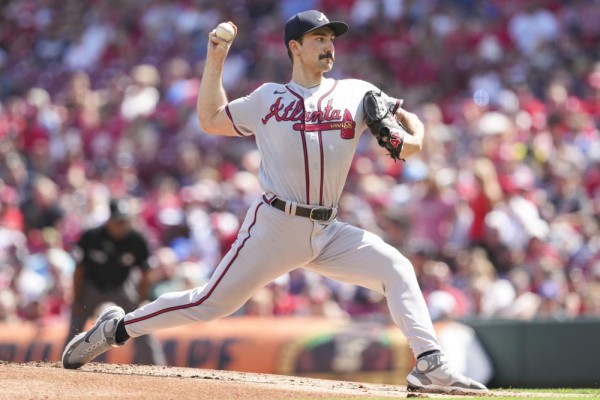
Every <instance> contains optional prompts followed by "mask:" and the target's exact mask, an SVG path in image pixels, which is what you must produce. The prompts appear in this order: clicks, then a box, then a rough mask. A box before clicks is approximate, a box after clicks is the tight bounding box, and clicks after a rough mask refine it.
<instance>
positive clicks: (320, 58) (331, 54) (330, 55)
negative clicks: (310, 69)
mask: <svg viewBox="0 0 600 400" xmlns="http://www.w3.org/2000/svg"><path fill="white" fill-rule="evenodd" d="M324 58H331V59H332V60H334V58H333V53H325V54H319V60H322V59H324Z"/></svg>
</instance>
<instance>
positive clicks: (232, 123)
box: [225, 104, 246, 137]
mask: <svg viewBox="0 0 600 400" xmlns="http://www.w3.org/2000/svg"><path fill="white" fill-rule="evenodd" d="M225 112H226V113H227V116H228V117H229V119H230V120H231V125H233V129H234V130H235V133H237V134H238V135H240V136H243V137H246V135H244V134H243V133H242V131H240V130H239V129H238V127H237V126H236V125H235V122H233V117H232V116H231V111H229V104H227V105H226V106H225Z"/></svg>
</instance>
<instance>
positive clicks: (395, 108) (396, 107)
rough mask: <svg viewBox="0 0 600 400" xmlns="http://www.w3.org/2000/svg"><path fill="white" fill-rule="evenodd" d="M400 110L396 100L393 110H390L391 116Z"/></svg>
mask: <svg viewBox="0 0 600 400" xmlns="http://www.w3.org/2000/svg"><path fill="white" fill-rule="evenodd" d="M399 108H400V100H396V104H394V108H393V109H392V114H396V111H398V109H399Z"/></svg>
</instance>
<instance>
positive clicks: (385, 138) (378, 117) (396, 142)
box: [363, 90, 407, 161]
mask: <svg viewBox="0 0 600 400" xmlns="http://www.w3.org/2000/svg"><path fill="white" fill-rule="evenodd" d="M363 111H364V114H365V122H366V123H367V126H368V127H369V130H370V131H371V133H372V134H373V135H374V136H375V138H376V139H377V144H379V146H381V147H383V148H384V149H386V150H387V152H388V154H389V156H390V157H392V158H393V159H394V161H396V160H402V161H404V159H403V158H400V153H401V152H402V145H403V144H404V135H406V133H407V131H406V129H405V128H404V127H403V126H402V124H400V122H398V120H397V119H396V117H395V116H394V114H392V112H391V111H390V110H389V108H388V107H387V105H386V103H385V101H384V99H383V98H382V97H381V92H379V93H378V92H376V91H374V90H370V91H368V92H367V93H365V97H364V98H363Z"/></svg>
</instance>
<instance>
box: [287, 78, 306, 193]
mask: <svg viewBox="0 0 600 400" xmlns="http://www.w3.org/2000/svg"><path fill="white" fill-rule="evenodd" d="M285 87H286V88H287V89H288V90H289V91H290V93H291V94H293V95H294V96H296V97H297V98H298V99H299V100H300V104H302V125H303V126H304V125H305V122H306V121H305V120H304V118H305V116H306V109H305V108H304V98H303V97H302V96H300V95H299V94H298V93H296V92H295V91H293V90H292V88H290V87H289V86H287V85H286V86H285ZM300 137H301V138H302V149H303V150H304V176H305V177H306V204H310V177H309V175H308V148H307V147H306V135H305V130H304V128H302V129H301V130H300Z"/></svg>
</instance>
